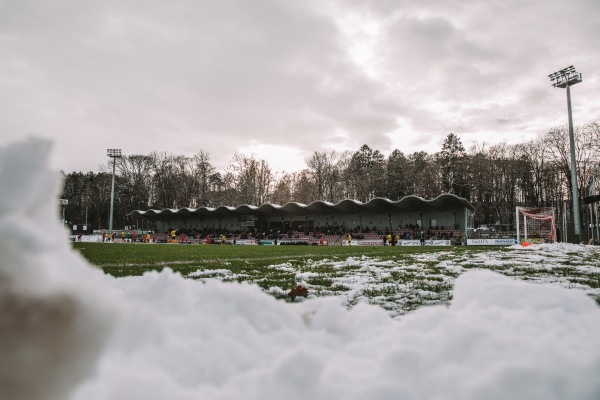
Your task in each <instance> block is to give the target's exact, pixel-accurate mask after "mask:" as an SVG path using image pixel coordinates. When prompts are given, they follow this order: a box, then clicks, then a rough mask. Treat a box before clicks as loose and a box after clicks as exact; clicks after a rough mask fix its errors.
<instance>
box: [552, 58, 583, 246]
mask: <svg viewBox="0 0 600 400" xmlns="http://www.w3.org/2000/svg"><path fill="white" fill-rule="evenodd" d="M548 77H549V78H550V80H551V81H552V82H553V84H552V86H554V87H555V88H561V89H565V88H566V89H567V110H568V114H569V142H570V146H571V190H572V195H573V218H574V219H575V234H576V235H578V236H579V241H580V242H581V226H580V224H581V221H580V220H579V219H580V217H579V194H578V189H577V165H576V158H575V137H574V135H573V115H572V112H571V86H573V85H576V84H578V83H579V82H581V81H582V74H581V73H580V72H577V71H576V70H575V67H573V66H572V65H570V66H568V67H567V68H563V69H561V70H560V71H557V72H553V73H552V74H550V75H548Z"/></svg>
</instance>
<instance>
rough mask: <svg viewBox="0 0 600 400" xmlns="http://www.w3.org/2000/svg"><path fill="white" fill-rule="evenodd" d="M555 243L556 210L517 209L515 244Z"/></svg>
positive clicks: (544, 208)
mask: <svg viewBox="0 0 600 400" xmlns="http://www.w3.org/2000/svg"><path fill="white" fill-rule="evenodd" d="M521 237H523V241H525V242H529V243H548V242H550V243H554V242H556V210H555V208H554V207H537V208H534V207H517V243H521Z"/></svg>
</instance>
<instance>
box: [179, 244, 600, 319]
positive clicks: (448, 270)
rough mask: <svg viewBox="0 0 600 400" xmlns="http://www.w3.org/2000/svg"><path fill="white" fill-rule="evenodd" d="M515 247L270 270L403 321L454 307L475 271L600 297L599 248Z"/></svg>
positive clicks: (281, 293)
mask: <svg viewBox="0 0 600 400" xmlns="http://www.w3.org/2000/svg"><path fill="white" fill-rule="evenodd" d="M511 249H512V251H508V252H507V251H504V250H501V249H499V250H497V251H488V252H482V253H475V252H473V253H465V252H464V251H457V250H453V249H452V248H444V249H443V250H440V249H439V248H438V249H432V250H431V252H428V253H417V254H413V255H410V254H409V255H406V256H405V257H404V258H402V257H393V258H392V259H378V258H375V257H367V256H362V257H358V258H356V257H349V258H348V259H346V260H342V261H336V260H328V259H325V260H318V261H317V260H310V259H309V260H308V261H306V262H300V261H299V260H294V262H293V263H292V262H285V263H282V264H273V265H271V266H269V267H268V269H269V270H278V271H283V272H287V273H292V274H294V275H295V280H296V282H297V283H298V284H299V285H302V286H305V287H306V288H307V289H308V293H309V296H308V298H309V299H310V298H314V297H324V296H337V297H339V299H340V302H341V304H343V305H345V306H347V307H352V306H354V305H356V304H358V303H360V302H365V303H369V304H376V305H379V306H380V307H382V308H383V309H385V310H387V311H388V314H389V315H390V316H392V317H400V316H402V315H404V314H406V313H407V312H410V311H413V310H415V309H417V308H420V307H423V306H431V305H441V304H444V305H447V304H449V302H450V300H451V298H452V293H453V289H454V283H455V281H456V279H457V277H458V276H459V275H461V274H463V273H464V272H466V271H469V270H472V269H475V268H484V269H488V270H492V271H496V272H499V273H501V274H503V275H505V276H509V277H511V278H513V279H515V280H527V281H530V282H534V283H542V284H552V285H557V286H562V287H565V288H570V289H574V290H579V291H581V292H583V293H586V294H587V295H589V296H590V297H592V298H594V299H600V260H599V258H598V255H599V254H600V248H598V247H595V246H580V245H574V244H565V243H557V244H540V245H535V246H533V247H525V248H522V247H521V246H512V247H511ZM460 250H462V249H460ZM225 264H226V263H225ZM265 275H268V272H267V273H266V274H265ZM187 276H188V277H189V278H193V279H198V280H201V281H203V282H206V281H208V280H220V281H227V282H230V281H248V282H257V280H259V279H260V278H257V277H254V276H251V275H250V274H246V275H244V274H239V273H235V272H233V271H231V270H228V269H224V268H220V269H206V268H200V269H198V270H197V271H195V272H193V273H190V274H188V275H187ZM288 291H289V288H284V287H280V286H273V287H271V288H269V289H268V290H267V292H269V293H271V294H273V295H274V296H275V297H285V296H286V294H287V293H288ZM302 300H303V298H300V297H299V298H297V299H296V301H302Z"/></svg>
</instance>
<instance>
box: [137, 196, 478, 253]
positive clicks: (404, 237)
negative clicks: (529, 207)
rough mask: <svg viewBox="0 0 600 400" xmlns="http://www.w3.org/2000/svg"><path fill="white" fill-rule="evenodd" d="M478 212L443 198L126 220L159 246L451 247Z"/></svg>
mask: <svg viewBox="0 0 600 400" xmlns="http://www.w3.org/2000/svg"><path fill="white" fill-rule="evenodd" d="M474 210H475V209H474V207H473V206H472V205H471V204H470V203H469V202H468V201H467V200H466V199H464V198H461V197H458V196H456V195H453V194H442V195H440V196H438V197H436V198H435V199H433V200H425V199H423V198H421V197H417V196H406V197H404V198H402V199H401V200H399V201H391V200H389V199H385V198H375V199H372V200H370V201H368V202H366V203H362V202H359V201H355V200H349V199H346V200H342V201H340V202H339V203H337V204H333V203H329V202H326V201H314V202H312V203H310V204H309V205H305V204H301V203H295V202H291V203H287V204H285V205H283V206H280V205H276V204H263V205H260V206H253V205H242V206H239V207H227V206H220V207H216V208H211V207H199V208H195V209H192V208H181V209H163V210H154V209H150V210H146V211H142V210H135V211H132V212H131V213H130V214H128V218H129V220H130V222H131V223H132V224H134V225H135V226H136V227H138V228H139V227H141V228H142V229H144V227H145V229H146V230H152V231H154V232H156V236H157V237H158V239H157V240H158V241H161V242H162V241H174V240H178V241H182V242H185V243H228V244H229V243H232V244H233V243H235V244H279V245H292V244H294V245H297V244H315V245H318V244H328V245H347V244H349V239H350V244H351V245H383V244H388V245H389V244H393V245H396V244H397V245H451V244H463V238H464V237H465V232H467V231H468V230H472V229H473V212H474ZM173 230H175V231H176V233H177V237H176V239H173V236H172V232H173ZM348 235H350V237H349V236H348ZM390 238H391V243H390Z"/></svg>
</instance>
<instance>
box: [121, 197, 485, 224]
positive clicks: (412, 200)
mask: <svg viewBox="0 0 600 400" xmlns="http://www.w3.org/2000/svg"><path fill="white" fill-rule="evenodd" d="M462 207H466V208H469V209H470V210H471V211H475V208H474V207H473V206H472V205H471V203H469V202H468V201H467V199H465V198H462V197H458V196H456V195H454V194H449V193H446V194H442V195H439V196H438V197H436V198H435V199H433V200H425V199H423V198H421V197H418V196H406V197H404V198H402V199H401V200H398V201H392V200H389V199H385V198H382V197H377V198H374V199H372V200H369V201H368V202H366V203H361V202H360V201H356V200H350V199H346V200H342V201H340V202H339V203H337V204H333V203H330V202H328V201H314V202H312V203H310V204H309V205H306V204H302V203H287V204H285V205H284V206H279V205H277V204H263V205H261V206H258V207H257V206H253V205H247V204H244V205H242V206H239V207H227V206H220V207H217V208H211V207H199V208H181V209H178V210H176V209H170V208H165V209H163V210H147V211H141V210H135V211H132V212H131V213H129V215H130V216H134V217H136V216H137V217H146V218H161V217H162V218H173V217H200V218H202V217H210V216H215V217H226V216H234V215H235V216H242V215H268V216H277V215H279V216H282V217H283V216H288V215H300V216H302V215H311V214H328V215H329V214H365V213H393V212H395V211H405V212H424V211H427V210H436V211H457V210H458V209H460V208H462Z"/></svg>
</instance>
